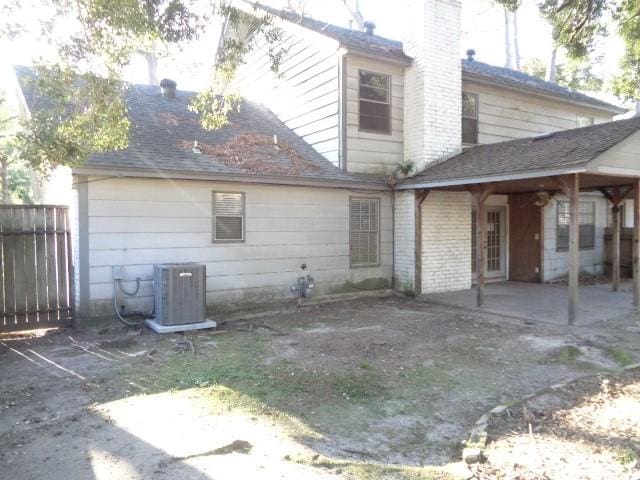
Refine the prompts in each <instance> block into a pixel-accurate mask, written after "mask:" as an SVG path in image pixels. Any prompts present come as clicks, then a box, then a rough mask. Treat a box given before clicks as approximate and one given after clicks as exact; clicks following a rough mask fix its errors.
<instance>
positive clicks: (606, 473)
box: [475, 371, 640, 480]
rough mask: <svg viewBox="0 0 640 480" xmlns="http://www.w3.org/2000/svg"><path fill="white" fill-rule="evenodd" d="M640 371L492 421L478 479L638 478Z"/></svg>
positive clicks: (589, 382)
mask: <svg viewBox="0 0 640 480" xmlns="http://www.w3.org/2000/svg"><path fill="white" fill-rule="evenodd" d="M638 432H640V371H635V372H630V373H628V374H624V375H620V376H606V377H601V376H598V377H591V378H586V379H582V380H578V381H575V382H572V383H571V384H569V385H568V386H567V387H566V388H564V389H561V390H558V391H554V392H550V393H545V394H544V395H541V396H539V397H536V398H534V399H532V400H530V401H528V402H527V403H525V404H524V405H522V406H519V407H516V408H514V409H513V410H512V411H511V415H509V416H506V415H505V416H503V417H499V418H496V419H494V420H492V425H491V426H490V430H489V437H490V439H491V441H492V444H490V446H489V449H488V450H487V452H486V455H487V457H488V462H487V463H486V464H484V465H480V466H477V467H476V472H475V473H476V477H475V478H480V479H485V478H486V479H489V478H491V479H494V478H496V479H502V478H523V479H529V478H531V479H538V478H540V479H542V478H554V479H561V478H594V479H595V478H598V479H611V480H613V479H619V478H636V476H637V475H639V474H640V462H638V459H639V458H640V457H639V455H640V437H639V436H638Z"/></svg>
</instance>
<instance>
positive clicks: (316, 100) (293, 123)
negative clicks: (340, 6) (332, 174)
mask: <svg viewBox="0 0 640 480" xmlns="http://www.w3.org/2000/svg"><path fill="white" fill-rule="evenodd" d="M319 37H320V38H319V39H318V38H316V37H310V36H308V35H307V34H305V33H304V32H300V33H299V34H298V33H297V32H294V33H291V32H285V34H284V38H283V44H284V45H286V46H287V47H288V48H289V50H288V52H287V54H286V55H285V57H284V59H283V61H282V63H281V65H280V71H279V74H280V75H281V76H280V77H277V76H276V75H275V74H274V73H273V72H272V71H271V61H270V59H269V56H268V54H267V52H268V50H267V46H266V45H258V47H257V48H255V49H254V50H253V51H252V52H251V53H250V54H249V55H248V56H247V58H246V62H245V64H244V65H242V66H241V67H240V68H239V69H238V72H237V75H236V79H235V81H234V83H233V85H232V90H234V91H238V92H240V93H241V94H242V95H243V96H245V97H246V98H249V99H251V100H254V101H256V102H259V103H262V104H264V105H265V106H266V107H267V108H269V109H270V110H271V111H272V112H273V113H274V114H275V115H276V116H277V117H278V118H279V119H280V120H281V121H282V122H284V123H285V124H286V125H287V126H288V127H289V128H291V129H292V130H293V131H294V132H296V133H297V134H298V135H299V136H301V137H302V138H303V139H304V140H305V141H306V142H307V143H308V144H310V145H311V146H312V147H313V148H314V149H315V150H316V151H318V152H319V153H321V154H322V155H323V156H324V157H325V158H327V159H328V160H329V161H331V162H332V163H333V164H334V165H339V162H340V159H339V137H340V132H339V81H338V80H339V69H338V63H339V57H338V55H337V53H336V49H337V44H335V45H334V44H333V43H331V42H327V41H323V39H322V37H321V36H319Z"/></svg>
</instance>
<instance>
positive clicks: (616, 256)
mask: <svg viewBox="0 0 640 480" xmlns="http://www.w3.org/2000/svg"><path fill="white" fill-rule="evenodd" d="M611 214H612V215H613V226H612V228H613V239H612V240H613V250H612V252H613V266H612V269H611V285H612V290H613V291H614V292H617V291H618V288H619V287H620V206H619V205H614V206H613V207H611Z"/></svg>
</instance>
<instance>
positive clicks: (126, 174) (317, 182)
mask: <svg viewBox="0 0 640 480" xmlns="http://www.w3.org/2000/svg"><path fill="white" fill-rule="evenodd" d="M72 174H73V175H86V176H89V175H91V176H108V177H116V178H120V177H121V178H156V179H164V180H200V181H219V182H232V183H253V184H268V185H290V186H301V187H318V188H346V189H350V190H376V191H377V190H380V191H388V189H389V187H388V185H387V184H386V183H385V182H384V181H380V182H375V181H370V182H369V181H366V180H364V179H363V180H357V179H354V180H352V181H350V180H332V179H321V178H316V179H314V178H300V177H297V178H294V177H291V178H288V177H276V176H270V175H260V176H257V175H255V176H254V175H238V174H224V173H193V172H183V171H178V170H176V171H173V170H172V171H166V170H165V171H163V170H144V169H133V168H131V169H126V168H94V167H77V168H74V169H73V170H72Z"/></svg>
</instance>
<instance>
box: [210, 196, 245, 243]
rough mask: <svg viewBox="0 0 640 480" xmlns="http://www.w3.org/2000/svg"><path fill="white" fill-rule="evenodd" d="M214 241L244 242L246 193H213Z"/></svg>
mask: <svg viewBox="0 0 640 480" xmlns="http://www.w3.org/2000/svg"><path fill="white" fill-rule="evenodd" d="M213 241H214V242H243V241H244V193H230V192H213Z"/></svg>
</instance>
